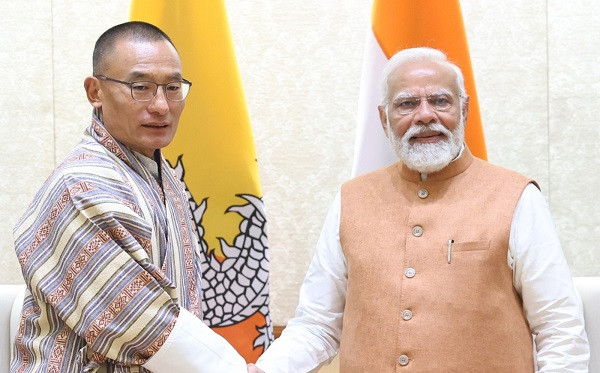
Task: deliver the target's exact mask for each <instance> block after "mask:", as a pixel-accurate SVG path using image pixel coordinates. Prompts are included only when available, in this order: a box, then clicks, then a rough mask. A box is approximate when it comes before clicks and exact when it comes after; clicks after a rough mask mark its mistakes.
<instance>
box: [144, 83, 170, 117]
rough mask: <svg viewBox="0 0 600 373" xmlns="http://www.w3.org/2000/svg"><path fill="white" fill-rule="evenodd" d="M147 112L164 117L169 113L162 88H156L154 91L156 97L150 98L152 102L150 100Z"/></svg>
mask: <svg viewBox="0 0 600 373" xmlns="http://www.w3.org/2000/svg"><path fill="white" fill-rule="evenodd" d="M148 110H149V111H150V112H152V113H157V114H160V115H165V114H166V113H167V112H168V111H169V102H168V100H167V95H166V93H165V90H164V88H163V87H162V86H159V87H158V89H157V90H156V95H155V96H154V97H153V98H152V100H150V104H149V105H148Z"/></svg>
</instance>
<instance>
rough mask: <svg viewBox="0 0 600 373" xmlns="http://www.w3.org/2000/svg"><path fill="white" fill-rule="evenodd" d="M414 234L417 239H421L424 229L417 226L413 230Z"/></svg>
mask: <svg viewBox="0 0 600 373" xmlns="http://www.w3.org/2000/svg"><path fill="white" fill-rule="evenodd" d="M412 234H413V236H415V237H421V236H422V235H423V227H421V226H420V225H415V226H414V227H413V229H412Z"/></svg>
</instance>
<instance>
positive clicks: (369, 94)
mask: <svg viewBox="0 0 600 373" xmlns="http://www.w3.org/2000/svg"><path fill="white" fill-rule="evenodd" d="M371 26H372V27H371V29H370V30H369V32H368V35H367V43H366V48H365V55H364V61H363V71H362V77H361V83H360V95H359V107H358V127H357V131H356V143H355V153H354V166H353V168H352V176H358V175H361V174H364V173H366V172H369V171H372V170H375V169H377V168H380V167H384V166H387V165H389V164H391V163H393V162H395V161H396V160H397V158H396V155H395V154H394V152H393V151H392V150H391V149H390V147H389V145H388V141H387V138H386V137H385V133H384V132H383V129H382V128H381V124H380V121H379V115H378V112H377V106H378V105H379V104H380V103H381V99H382V97H381V84H380V83H381V72H382V71H383V68H384V66H385V64H386V62H387V61H388V59H389V58H390V57H391V56H392V55H394V53H396V52H397V51H398V50H401V49H405V48H414V47H431V48H436V49H440V50H442V51H444V52H445V53H446V54H447V55H448V58H450V60H451V61H452V62H454V63H455V64H456V65H458V67H460V68H461V70H462V72H463V74H464V77H465V88H466V90H467V94H468V95H469V96H470V103H469V116H468V119H467V125H466V133H465V141H466V143H467V145H468V146H469V149H470V150H471V152H472V153H473V155H475V156H476V157H479V158H482V159H487V152H486V148H485V139H484V136H483V127H482V125H481V115H480V112H479V103H478V102H477V91H476V90H475V80H474V79H473V70H472V68H471V58H470V57H469V48H468V46H467V36H466V33H465V26H464V24H463V20H462V13H461V10H460V4H459V1H458V0H443V1H442V0H419V1H415V0H375V1H374V3H373V13H372V19H371Z"/></svg>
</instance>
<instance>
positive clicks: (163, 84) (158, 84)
mask: <svg viewBox="0 0 600 373" xmlns="http://www.w3.org/2000/svg"><path fill="white" fill-rule="evenodd" d="M93 76H94V78H97V79H102V80H108V81H110V82H117V83H121V84H125V85H127V86H129V92H130V93H131V98H132V99H133V101H137V102H150V101H152V100H153V99H154V97H156V95H157V94H158V87H163V92H164V94H165V98H166V99H167V100H169V101H172V102H181V101H183V100H185V99H186V98H187V95H188V94H189V93H190V89H191V88H192V82H190V81H189V80H187V79H183V78H181V81H173V82H169V83H156V82H152V81H150V80H137V81H135V82H126V81H124V80H119V79H114V78H109V77H108V76H106V75H101V74H97V75H93ZM136 83H152V84H155V85H156V89H155V90H154V94H153V95H152V97H151V98H149V99H148V100H136V98H135V97H133V84H136ZM173 83H184V84H188V85H189V87H188V92H187V93H186V95H185V97H184V98H182V99H181V100H172V99H170V98H169V97H168V96H167V90H166V88H167V86H168V85H169V84H173Z"/></svg>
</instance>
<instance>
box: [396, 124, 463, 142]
mask: <svg viewBox="0 0 600 373" xmlns="http://www.w3.org/2000/svg"><path fill="white" fill-rule="evenodd" d="M425 132H440V133H441V134H443V135H444V136H446V137H447V138H450V137H451V136H452V132H450V130H449V129H447V128H446V127H444V125H442V124H441V123H429V124H422V125H414V126H411V127H409V128H408V130H406V132H405V133H404V136H402V140H403V141H408V140H410V139H411V138H412V137H415V136H417V135H420V134H423V133H425Z"/></svg>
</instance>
